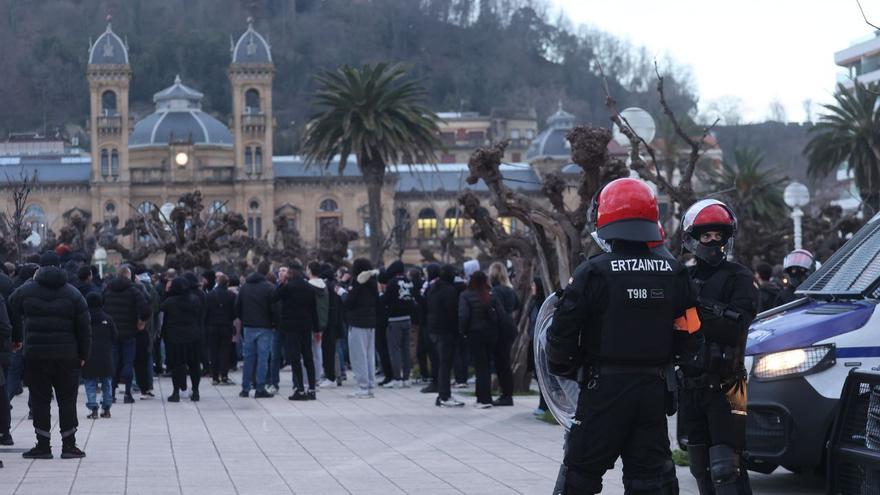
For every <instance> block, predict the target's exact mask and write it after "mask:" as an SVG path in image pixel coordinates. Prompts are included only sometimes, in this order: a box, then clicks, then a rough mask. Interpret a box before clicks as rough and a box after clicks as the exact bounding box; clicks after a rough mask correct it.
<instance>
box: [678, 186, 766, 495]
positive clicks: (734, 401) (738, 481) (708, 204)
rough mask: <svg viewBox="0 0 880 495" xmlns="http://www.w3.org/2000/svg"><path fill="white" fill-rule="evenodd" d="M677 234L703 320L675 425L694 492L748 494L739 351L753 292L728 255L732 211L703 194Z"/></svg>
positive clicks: (747, 275) (687, 356) (688, 358)
mask: <svg viewBox="0 0 880 495" xmlns="http://www.w3.org/2000/svg"><path fill="white" fill-rule="evenodd" d="M682 230H683V234H682V242H683V244H684V247H685V248H686V249H687V250H688V251H690V252H691V253H693V255H694V257H695V258H696V260H697V264H696V266H694V267H692V268H691V275H692V277H693V280H694V284H695V285H696V286H697V289H698V291H699V311H700V321H701V322H702V327H701V331H700V334H701V335H700V336H699V338H694V339H693V340H692V341H691V342H690V345H689V346H688V350H687V351H686V352H685V353H684V354H683V355H682V357H681V363H680V366H681V390H680V399H681V400H680V408H679V409H680V411H679V414H680V415H681V419H680V425H681V426H680V427H681V428H682V429H683V430H684V432H683V433H684V435H685V436H686V437H687V448H688V456H689V458H690V470H691V473H692V474H693V475H694V477H695V478H696V480H697V485H698V487H699V490H700V495H710V494H717V495H733V494H750V493H751V489H750V487H749V479H748V474H747V471H746V469H745V467H744V466H743V465H742V459H741V457H742V450H743V449H744V448H745V423H746V404H745V402H746V394H745V387H746V383H745V378H746V377H745V369H744V367H743V357H744V351H745V342H746V336H747V333H748V328H749V325H750V324H751V322H752V320H753V319H754V317H755V314H756V309H757V302H758V293H757V289H756V288H755V285H754V283H753V281H752V279H753V277H752V273H751V272H750V271H749V270H748V269H747V268H746V267H744V266H742V265H740V264H737V263H734V262H732V261H728V260H727V257H728V256H729V255H730V253H731V252H732V249H733V242H734V238H735V237H736V216H735V215H734V213H733V211H732V210H731V209H730V208H729V207H728V206H727V205H725V204H724V203H722V202H720V201H716V200H714V199H707V200H702V201H699V202H697V203H695V204H694V205H693V206H691V207H690V208H689V209H688V210H687V211H686V212H685V215H684V218H683V220H682Z"/></svg>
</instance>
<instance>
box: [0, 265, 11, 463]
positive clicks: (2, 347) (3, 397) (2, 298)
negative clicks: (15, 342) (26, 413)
mask: <svg viewBox="0 0 880 495" xmlns="http://www.w3.org/2000/svg"><path fill="white" fill-rule="evenodd" d="M7 278H8V277H7ZM11 281H12V279H10V282H11ZM10 288H11V287H10ZM2 290H3V287H0V291H2ZM9 296H10V294H6V293H3V292H0V352H2V359H3V362H2V366H0V445H13V444H14V442H13V441H12V432H11V430H12V415H11V414H10V410H9V409H10V406H9V396H8V395H7V393H6V373H7V370H8V369H9V362H10V356H9V354H10V353H11V351H12V324H11V323H10V321H9V312H8V310H7V309H6V298H7V297H9ZM0 467H3V464H2V463H0Z"/></svg>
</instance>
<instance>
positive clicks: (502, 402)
mask: <svg viewBox="0 0 880 495" xmlns="http://www.w3.org/2000/svg"><path fill="white" fill-rule="evenodd" d="M492 405H493V406H512V405H513V397H510V396H504V395H502V396H501V397H499V398H497V399H495V400H493V401H492Z"/></svg>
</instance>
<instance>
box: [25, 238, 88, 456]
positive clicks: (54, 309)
mask: <svg viewBox="0 0 880 495" xmlns="http://www.w3.org/2000/svg"><path fill="white" fill-rule="evenodd" d="M58 264H59V259H58V255H57V254H55V253H53V252H51V251H47V252H46V253H44V254H43V255H42V256H41V257H40V269H39V271H38V272H37V274H36V275H35V276H34V279H33V280H32V281H29V282H26V283H24V285H22V286H21V287H19V288H18V289H16V291H15V292H13V293H12V296H11V297H10V298H9V310H10V314H11V315H12V325H13V330H12V342H13V346H15V347H19V346H21V345H22V342H23V343H24V358H25V369H24V375H25V382H26V383H27V384H28V391H29V393H30V398H29V399H28V404H29V405H30V407H31V410H32V412H33V416H34V431H35V432H36V434H37V445H36V446H35V447H34V448H33V449H31V450H29V451H27V452H25V453H24V454H23V457H25V458H26V459H51V458H52V448H51V447H50V439H51V436H50V434H49V431H50V429H51V427H52V423H51V419H50V413H49V407H50V405H51V402H52V390H53V389H54V390H55V399H56V400H57V402H58V422H59V426H60V429H61V438H62V442H63V446H62V449H61V458H62V459H73V458H81V457H85V453H84V452H83V451H82V450H80V449H79V448H77V446H76V428H77V426H78V425H79V422H78V421H77V419H76V395H77V389H78V388H79V376H80V369H81V368H82V366H83V364H85V362H86V361H87V360H88V359H89V346H90V345H91V328H90V321H89V310H88V307H87V306H86V301H85V299H83V297H82V295H81V294H80V293H79V291H78V290H76V289H75V288H74V287H73V286H72V285H70V284H68V283H67V275H66V274H65V273H64V272H63V271H61V269H60V268H59V267H58Z"/></svg>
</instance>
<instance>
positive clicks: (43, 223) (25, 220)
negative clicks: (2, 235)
mask: <svg viewBox="0 0 880 495" xmlns="http://www.w3.org/2000/svg"><path fill="white" fill-rule="evenodd" d="M22 224H23V226H24V227H25V228H27V229H31V232H34V233H36V234H37V235H39V236H40V238H41V239H45V238H46V231H47V230H48V228H49V223H48V220H47V219H46V212H45V211H43V208H42V207H41V206H40V205H38V204H32V205H30V206H28V207H27V208H25V209H24V216H23V217H22Z"/></svg>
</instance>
